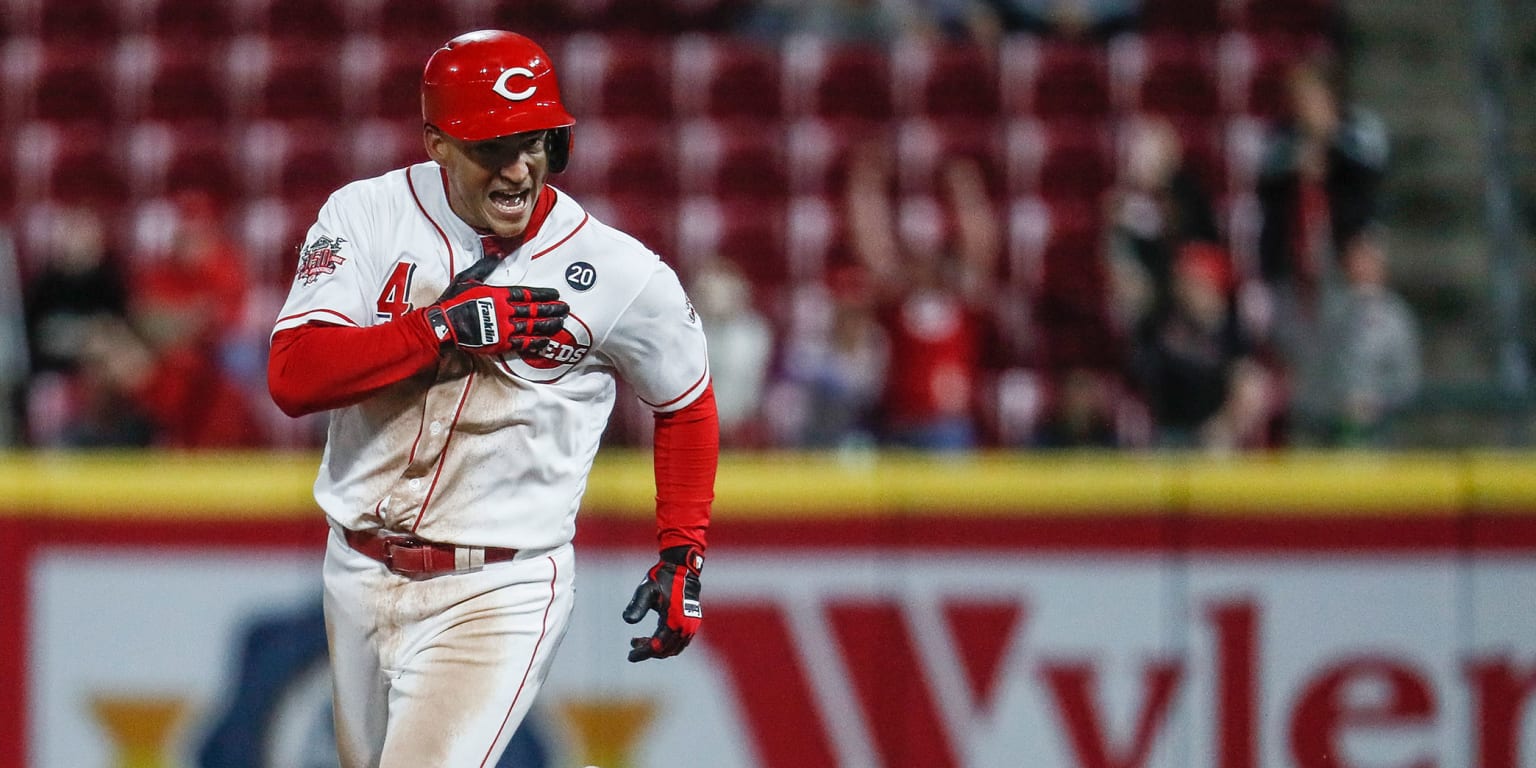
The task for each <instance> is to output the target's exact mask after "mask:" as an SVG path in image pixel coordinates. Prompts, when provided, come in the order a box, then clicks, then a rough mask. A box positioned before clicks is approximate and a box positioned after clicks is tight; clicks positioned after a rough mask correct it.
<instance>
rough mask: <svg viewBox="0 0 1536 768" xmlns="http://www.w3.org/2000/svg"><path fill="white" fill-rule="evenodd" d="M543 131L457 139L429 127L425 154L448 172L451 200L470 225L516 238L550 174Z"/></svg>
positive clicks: (525, 226) (526, 224)
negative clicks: (497, 136) (477, 139)
mask: <svg viewBox="0 0 1536 768" xmlns="http://www.w3.org/2000/svg"><path fill="white" fill-rule="evenodd" d="M547 141H548V139H547V138H546V132H545V131H531V132H529V133H515V134H512V135H511V136H502V137H499V138H495V139H486V140H485V141H459V140H458V139H455V138H453V137H451V136H448V135H446V134H444V133H442V132H440V131H438V130H436V129H435V128H432V127H428V128H427V154H428V155H430V156H431V158H432V159H433V160H435V161H437V163H438V165H441V166H442V167H443V168H444V169H445V170H446V171H447V172H448V191H449V204H450V205H452V206H453V212H454V213H457V214H458V215H459V218H461V219H463V220H464V221H465V222H466V223H468V224H469V225H470V226H472V227H476V228H478V229H482V230H489V231H491V232H493V233H495V234H496V235H498V236H500V237H515V236H517V235H520V234H522V233H523V230H524V229H526V228H527V227H528V219H529V217H530V216H532V215H533V204H534V201H536V200H538V199H539V193H540V192H541V191H542V190H543V189H544V181H545V179H547V178H548V177H549V152H548V145H547Z"/></svg>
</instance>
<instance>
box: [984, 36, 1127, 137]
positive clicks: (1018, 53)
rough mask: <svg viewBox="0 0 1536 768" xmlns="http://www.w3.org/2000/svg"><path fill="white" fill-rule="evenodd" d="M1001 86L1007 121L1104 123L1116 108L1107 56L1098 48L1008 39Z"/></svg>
mask: <svg viewBox="0 0 1536 768" xmlns="http://www.w3.org/2000/svg"><path fill="white" fill-rule="evenodd" d="M999 81H1000V86H999V87H1000V88H1001V89H1002V108H1003V111H1004V112H1005V113H1006V114H1008V115H1017V116H1023V117H1038V118H1045V119H1054V118H1064V117H1073V118H1102V117H1104V116H1106V115H1108V114H1109V113H1110V111H1111V110H1112V108H1113V106H1114V105H1113V103H1112V100H1111V86H1110V76H1109V56H1108V53H1107V52H1106V50H1105V47H1104V46H1103V45H1102V44H1099V43H1091V42H1078V41H1067V40H1042V39H1039V38H1036V37H1032V36H1027V35H1016V36H1012V37H1010V38H1008V39H1007V40H1006V41H1004V43H1003V50H1002V63H1001V72H1000V74H999Z"/></svg>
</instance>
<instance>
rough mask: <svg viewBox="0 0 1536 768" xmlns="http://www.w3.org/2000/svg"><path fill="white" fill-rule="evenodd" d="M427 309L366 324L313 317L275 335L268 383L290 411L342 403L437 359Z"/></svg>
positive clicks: (364, 396) (279, 403) (321, 408)
mask: <svg viewBox="0 0 1536 768" xmlns="http://www.w3.org/2000/svg"><path fill="white" fill-rule="evenodd" d="M437 358H438V343H437V337H436V336H435V335H434V334H433V333H432V327H431V326H430V325H429V324H428V323H427V318H426V313H424V312H421V311H416V312H410V313H408V314H406V315H404V316H402V317H400V318H399V319H398V320H395V321H394V322H390V323H382V324H380V325H373V326H369V327H367V328H353V327H349V326H344V325H328V324H324V323H309V324H306V325H301V326H299V327H297V328H286V329H284V330H281V331H278V332H277V334H276V335H274V336H273V337H272V351H271V354H270V356H269V357H268V359H267V389H268V390H269V391H270V392H271V394H272V400H273V402H275V403H277V407H278V408H281V409H282V411H283V413H286V414H288V415H289V416H303V415H304V414H308V413H316V412H318V411H325V410H330V409H332V408H341V407H343V406H347V405H352V404H354V403H358V402H361V401H363V400H366V399H367V398H368V396H370V395H372V394H373V393H375V392H377V391H379V390H380V389H383V388H384V387H387V386H389V385H390V384H394V383H395V382H397V381H403V380H405V379H407V378H409V377H411V376H414V375H415V374H417V373H419V372H420V371H422V370H423V369H425V368H427V367H429V366H432V365H436V363H437Z"/></svg>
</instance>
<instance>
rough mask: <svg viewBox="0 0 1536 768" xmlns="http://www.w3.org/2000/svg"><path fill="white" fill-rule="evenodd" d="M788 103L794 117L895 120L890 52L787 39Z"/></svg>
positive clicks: (784, 54)
mask: <svg viewBox="0 0 1536 768" xmlns="http://www.w3.org/2000/svg"><path fill="white" fill-rule="evenodd" d="M780 61H781V62H783V77H784V93H785V98H784V105H785V111H786V113H787V114H788V115H789V116H790V117H791V118H800V117H821V118H831V119H857V120H890V119H892V118H893V117H894V116H895V105H894V103H893V100H892V96H891V64H890V55H889V54H888V53H887V52H886V51H885V50H884V49H882V48H879V47H875V46H866V45H854V44H837V43H833V42H829V41H827V40H825V39H822V38H818V37H814V36H810V35H796V36H793V37H791V38H789V39H788V40H786V41H785V42H784V47H783V51H782V52H781V54H780Z"/></svg>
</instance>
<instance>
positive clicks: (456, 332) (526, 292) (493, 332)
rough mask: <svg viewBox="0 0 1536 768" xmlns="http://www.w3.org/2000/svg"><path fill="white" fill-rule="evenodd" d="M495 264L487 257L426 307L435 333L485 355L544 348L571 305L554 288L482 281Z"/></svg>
mask: <svg viewBox="0 0 1536 768" xmlns="http://www.w3.org/2000/svg"><path fill="white" fill-rule="evenodd" d="M495 266H496V263H495V261H494V260H492V259H488V258H487V259H481V260H480V261H478V262H476V263H475V264H474V265H472V266H470V267H469V268H468V269H466V270H464V271H463V272H460V273H459V275H458V276H457V277H455V278H454V280H453V283H451V284H450V285H449V286H448V289H447V290H446V291H444V292H443V295H442V296H440V297H438V300H437V303H436V304H433V305H432V306H429V307H427V309H426V312H427V322H428V323H430V324H431V326H432V331H433V333H435V334H437V340H438V342H439V343H440V344H442V346H444V347H448V346H450V345H451V346H455V347H458V348H459V349H462V350H464V351H466V352H472V353H474V354H480V355H501V354H506V353H508V352H512V353H516V354H519V355H522V354H533V353H537V352H540V351H542V350H543V349H544V347H545V346H546V345H548V344H549V339H550V337H551V336H553V335H555V334H556V333H559V332H560V329H561V327H562V326H563V325H564V323H565V317H566V316H567V315H569V314H570V313H571V308H570V305H568V304H566V303H565V302H563V301H560V300H559V299H560V292H559V291H557V290H555V289H554V288H529V287H525V286H521V285H514V286H498V285H486V284H485V283H484V282H482V281H483V279H484V277H485V276H486V275H488V274H489V273H490V270H491V269H494V268H495Z"/></svg>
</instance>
